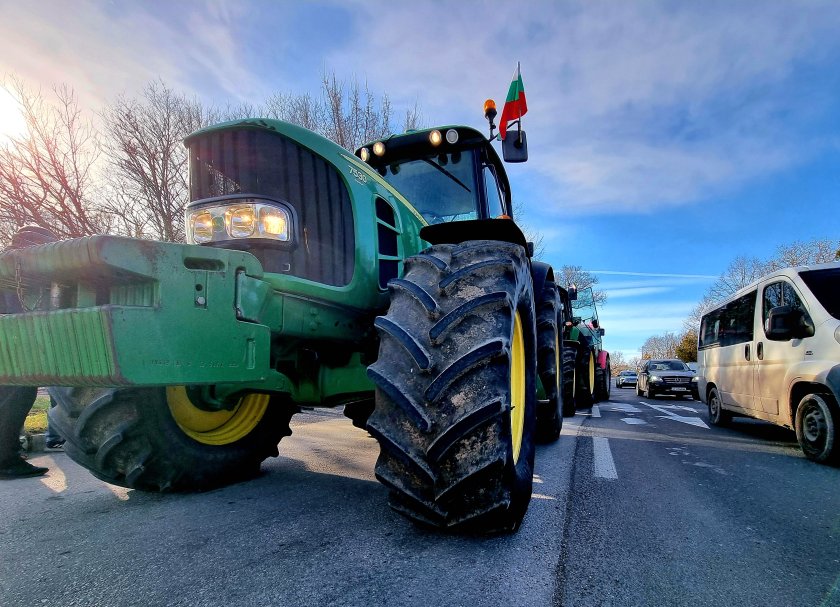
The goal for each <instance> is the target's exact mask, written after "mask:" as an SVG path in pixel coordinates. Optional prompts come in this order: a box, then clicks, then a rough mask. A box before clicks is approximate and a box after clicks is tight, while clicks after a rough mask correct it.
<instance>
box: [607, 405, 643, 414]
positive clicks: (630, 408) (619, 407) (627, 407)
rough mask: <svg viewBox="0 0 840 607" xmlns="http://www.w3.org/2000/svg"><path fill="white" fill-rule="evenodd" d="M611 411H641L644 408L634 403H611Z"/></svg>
mask: <svg viewBox="0 0 840 607" xmlns="http://www.w3.org/2000/svg"><path fill="white" fill-rule="evenodd" d="M610 411H619V412H621V413H641V412H642V410H641V409H639V408H638V407H634V406H633V405H628V404H626V403H610Z"/></svg>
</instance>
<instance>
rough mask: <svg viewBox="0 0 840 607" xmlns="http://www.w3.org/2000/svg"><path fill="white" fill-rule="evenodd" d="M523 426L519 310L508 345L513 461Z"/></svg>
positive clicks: (521, 344)
mask: <svg viewBox="0 0 840 607" xmlns="http://www.w3.org/2000/svg"><path fill="white" fill-rule="evenodd" d="M524 428H525V340H524V338H523V337H522V320H521V319H520V318H519V312H517V313H516V315H515V316H514V319H513V343H512V344H511V347H510V437H511V444H512V447H513V463H514V464H515V463H516V462H517V461H518V460H519V450H520V449H521V447H522V431H523V429H524Z"/></svg>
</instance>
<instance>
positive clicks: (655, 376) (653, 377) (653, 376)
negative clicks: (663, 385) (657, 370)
mask: <svg viewBox="0 0 840 607" xmlns="http://www.w3.org/2000/svg"><path fill="white" fill-rule="evenodd" d="M650 381H652V382H660V381H662V378H661V377H659V376H658V375H651V376H650Z"/></svg>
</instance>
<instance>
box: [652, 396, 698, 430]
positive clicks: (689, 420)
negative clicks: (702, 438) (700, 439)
mask: <svg viewBox="0 0 840 607" xmlns="http://www.w3.org/2000/svg"><path fill="white" fill-rule="evenodd" d="M639 402H640V403H641V404H643V405H647V406H648V407H650V408H651V409H656V410H657V411H659V412H660V413H664V414H665V415H657V416H656V417H658V418H661V419H670V420H671V421H675V422H680V423H681V424H688V425H689V426H696V427H698V428H705V429H706V430H708V429H709V426H707V425H706V422H704V421H703V420H702V419H700V418H699V417H687V416H684V415H677V414H676V413H671V412H670V411H668V409H667V408H666V406H663V405H651V404H650V403H646V402H644V401H639Z"/></svg>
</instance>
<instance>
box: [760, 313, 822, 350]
mask: <svg viewBox="0 0 840 607" xmlns="http://www.w3.org/2000/svg"><path fill="white" fill-rule="evenodd" d="M764 332H765V333H766V334H767V339H769V340H771V341H790V340H791V339H802V338H804V337H812V336H813V335H814V333H815V327H814V322H813V321H812V320H811V318H810V317H809V316H808V315H807V314H805V312H804V311H802V309H800V308H794V307H793V306H776V307H775V308H773V309H772V310H770V312H769V314H768V315H767V324H766V325H765V328H764Z"/></svg>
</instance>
